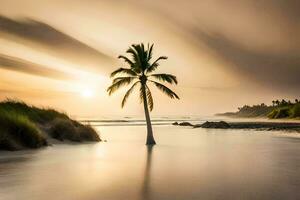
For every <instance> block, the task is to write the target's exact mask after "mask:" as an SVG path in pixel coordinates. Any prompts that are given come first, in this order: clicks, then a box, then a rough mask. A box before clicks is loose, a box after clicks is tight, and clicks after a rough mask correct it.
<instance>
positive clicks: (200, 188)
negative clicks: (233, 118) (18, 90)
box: [0, 125, 300, 200]
mask: <svg viewBox="0 0 300 200" xmlns="http://www.w3.org/2000/svg"><path fill="white" fill-rule="evenodd" d="M97 128H98V129H99V130H100V132H101V135H102V137H103V138H104V139H106V140H107V142H102V143H98V144H81V145H54V146H52V147H47V148H45V149H42V150H38V151H23V152H5V153H4V152H1V153H0V199H1V200H54V199H55V200H102V199H103V200H127V199H128V200H141V199H153V200H154V199H155V200H176V199H180V200H192V199H195V200H199V199H205V200H209V199H220V200H224V199H229V200H234V199H238V200H240V199H272V200H274V199H278V200H282V199H300V139H296V138H288V137H278V136H276V135H275V134H271V133H270V132H268V133H265V132H255V131H239V130H205V129H191V128H188V127H175V126H168V125H163V126H154V133H155V136H156V140H157V142H158V145H156V146H155V147H153V148H152V149H147V147H146V146H145V145H144V142H145V141H144V140H145V127H143V126H97Z"/></svg>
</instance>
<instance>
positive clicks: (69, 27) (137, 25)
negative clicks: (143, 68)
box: [0, 0, 300, 116]
mask: <svg viewBox="0 0 300 200" xmlns="http://www.w3.org/2000/svg"><path fill="white" fill-rule="evenodd" d="M83 2H84V3H83ZM299 8H300V5H299V3H298V1H294V0H288V1H280V0H274V1H264V2H263V1H260V2H254V1H251V0H239V1H230V2H228V1H225V0H207V1H205V0H204V1H196V0H191V1H189V2H188V3H187V2H186V1H179V0H177V1H174V0H173V1H170V0H166V1H158V0H152V1H149V0H143V1H138V0H124V1H112V0H107V1H104V0H103V1H95V0H89V1H79V0H44V1H39V0H26V1H22V0H18V1H17V0H0V44H1V45H0V98H1V99H4V98H7V97H9V98H19V99H22V100H25V101H27V102H29V103H33V104H38V105H43V106H50V107H55V108H58V109H60V110H64V111H66V112H68V113H70V114H72V115H76V116H99V115H102V116H103V115H140V114H143V110H142V106H141V105H140V104H139V103H138V102H139V101H138V97H136V96H137V95H134V96H132V97H131V98H130V100H129V102H128V104H127V106H126V108H124V109H123V110H122V109H121V108H120V102H121V97H122V95H123V94H124V91H125V90H123V91H120V92H118V93H117V94H116V95H113V96H112V97H108V95H107V94H106V92H105V89H106V88H107V86H108V85H109V84H110V80H109V76H108V75H109V72H111V71H112V70H114V69H115V68H117V67H120V66H122V65H123V63H121V62H120V61H118V60H117V59H116V57H117V56H118V55H119V54H124V52H125V51H126V49H127V47H128V46H129V45H130V44H132V43H140V42H145V43H147V42H150V43H154V44H155V47H154V55H156V56H159V55H166V56H168V57H169V59H168V60H167V61H165V62H162V63H161V68H160V70H161V71H162V72H167V73H172V74H174V75H176V76H177V77H178V79H179V85H178V86H177V87H175V88H173V89H174V90H175V91H176V92H177V93H178V94H179V96H180V97H181V100H180V101H174V100H170V99H168V98H167V97H165V96H164V95H163V94H161V93H160V91H156V90H155V88H153V93H154V103H155V105H154V111H153V114H154V115H168V114H172V115H175V114H176V115H189V114H194V115H207V114H213V113H216V112H224V111H230V110H235V109H236V107H238V106H240V105H243V104H254V103H261V102H267V103H270V102H271V101H272V100H273V99H274V98H291V99H293V98H296V97H299V92H297V91H299V86H300V79H299V74H300V68H299V66H300V59H299V58H300V37H299V35H300V34H299V33H300V23H299V22H300V21H299V20H300V16H299V15H300V14H299V12H298V11H299Z"/></svg>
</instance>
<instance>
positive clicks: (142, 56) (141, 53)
mask: <svg viewBox="0 0 300 200" xmlns="http://www.w3.org/2000/svg"><path fill="white" fill-rule="evenodd" d="M132 47H133V48H134V50H135V51H136V52H137V55H138V57H139V61H140V68H141V69H142V71H145V70H146V68H147V67H148V60H147V51H145V47H144V44H143V43H142V44H138V45H132Z"/></svg>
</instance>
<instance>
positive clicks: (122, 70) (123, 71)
mask: <svg viewBox="0 0 300 200" xmlns="http://www.w3.org/2000/svg"><path fill="white" fill-rule="evenodd" d="M118 74H128V75H131V76H136V75H137V73H136V72H135V71H133V70H132V69H128V68H122V67H121V68H119V69H117V70H115V71H113V72H112V73H111V74H110V77H111V78H112V77H114V76H116V75H118Z"/></svg>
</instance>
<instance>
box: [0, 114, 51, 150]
mask: <svg viewBox="0 0 300 200" xmlns="http://www.w3.org/2000/svg"><path fill="white" fill-rule="evenodd" d="M0 127H1V128H0V144H1V145H0V149H9V150H12V149H14V148H15V149H21V148H24V147H27V148H39V147H42V146H45V145H47V140H46V138H45V136H43V135H42V133H41V131H40V129H39V128H38V127H37V126H36V124H34V123H33V122H31V121H30V120H29V119H28V117H26V116H24V115H20V114H18V113H15V112H7V111H3V110H0Z"/></svg>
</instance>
